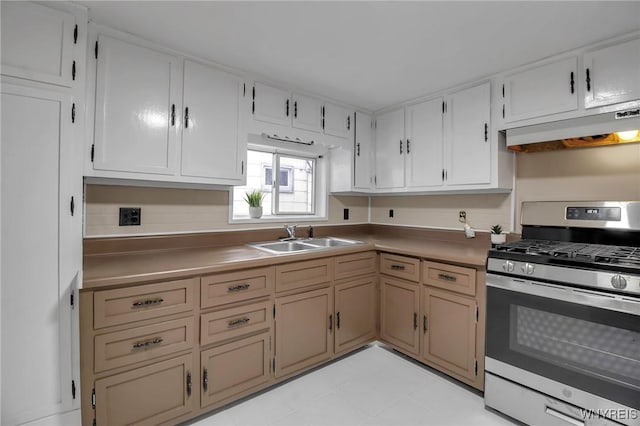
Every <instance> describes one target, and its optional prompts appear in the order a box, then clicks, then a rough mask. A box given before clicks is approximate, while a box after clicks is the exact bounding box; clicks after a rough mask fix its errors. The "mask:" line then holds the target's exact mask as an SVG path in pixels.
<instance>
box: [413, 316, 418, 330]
mask: <svg viewBox="0 0 640 426" xmlns="http://www.w3.org/2000/svg"><path fill="white" fill-rule="evenodd" d="M413 329H414V330H417V329H418V314H417V313H416V312H414V313H413Z"/></svg>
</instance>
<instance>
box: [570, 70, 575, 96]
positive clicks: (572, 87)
mask: <svg viewBox="0 0 640 426" xmlns="http://www.w3.org/2000/svg"><path fill="white" fill-rule="evenodd" d="M570 83H571V94H572V95H573V92H574V91H575V83H574V81H573V71H571V82H570Z"/></svg>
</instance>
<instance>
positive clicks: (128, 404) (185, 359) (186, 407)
mask: <svg viewBox="0 0 640 426" xmlns="http://www.w3.org/2000/svg"><path fill="white" fill-rule="evenodd" d="M192 366H193V355H192V354H188V355H183V356H180V357H177V358H173V359H169V360H167V361H162V362H158V363H155V364H151V365H149V366H146V367H142V368H137V369H134V370H132V371H127V372H125V373H120V374H116V375H113V376H109V377H106V378H103V379H98V380H96V381H95V401H96V403H95V407H96V408H95V410H96V413H95V415H96V418H95V424H97V425H109V426H119V425H130V424H158V423H163V422H167V421H170V420H171V419H175V418H176V417H180V416H182V415H185V414H187V413H189V412H190V411H192V409H193V399H194V398H193V395H192V394H193V386H194V381H195V380H197V379H196V378H194V377H193V376H192V374H193V368H192Z"/></svg>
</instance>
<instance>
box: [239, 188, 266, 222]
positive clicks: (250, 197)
mask: <svg viewBox="0 0 640 426" xmlns="http://www.w3.org/2000/svg"><path fill="white" fill-rule="evenodd" d="M244 200H245V201H246V202H247V204H249V217H250V218H252V219H260V218H261V217H262V200H264V194H263V193H262V192H260V191H258V190H257V189H254V190H253V191H250V192H249V191H247V192H245V193H244Z"/></svg>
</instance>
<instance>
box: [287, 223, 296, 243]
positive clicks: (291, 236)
mask: <svg viewBox="0 0 640 426" xmlns="http://www.w3.org/2000/svg"><path fill="white" fill-rule="evenodd" d="M284 229H285V230H286V231H287V234H288V235H289V236H288V237H287V239H290V240H295V239H296V225H285V226H284Z"/></svg>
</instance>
